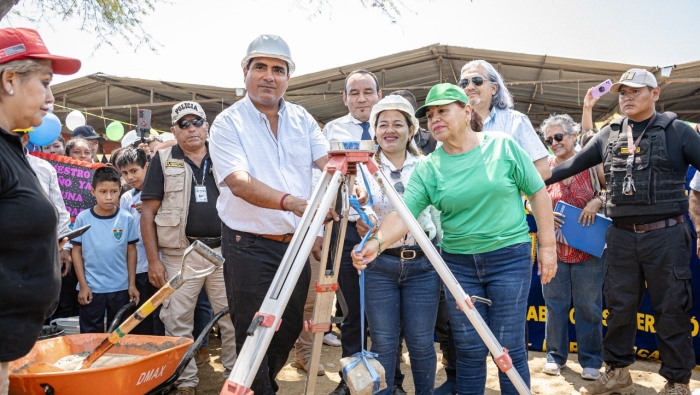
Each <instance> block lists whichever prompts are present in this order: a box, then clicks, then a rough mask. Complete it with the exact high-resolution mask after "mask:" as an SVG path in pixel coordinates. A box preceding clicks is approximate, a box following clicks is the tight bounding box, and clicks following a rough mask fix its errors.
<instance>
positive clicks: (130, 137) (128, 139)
mask: <svg viewBox="0 0 700 395" xmlns="http://www.w3.org/2000/svg"><path fill="white" fill-rule="evenodd" d="M149 135H150V137H157V136H158V132H156V131H155V130H153V129H151V132H150V133H149ZM139 140H141V135H140V134H138V133H136V130H129V131H128V132H127V133H126V134H125V135H124V137H122V147H127V146H129V145H132V144H134V143H135V142H137V141H139Z"/></svg>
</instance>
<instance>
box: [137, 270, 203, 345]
mask: <svg viewBox="0 0 700 395" xmlns="http://www.w3.org/2000/svg"><path fill="white" fill-rule="evenodd" d="M136 289H138V290H139V304H138V305H137V306H136V307H137V308H139V307H141V306H142V305H143V303H144V302H145V301H147V300H148V299H149V298H150V297H151V296H153V294H155V293H156V291H158V289H157V288H156V287H154V286H153V285H152V284H151V283H150V282H149V281H148V272H144V273H136ZM160 308H161V306H158V307H157V308H156V309H155V310H154V311H153V312H152V313H151V314H149V315H147V316H146V317H144V319H143V321H141V323H139V324H138V325H136V328H134V329H132V330H131V333H132V334H134V335H157V336H164V335H165V326H164V325H163V322H162V321H161V320H160ZM195 339H196V338H195Z"/></svg>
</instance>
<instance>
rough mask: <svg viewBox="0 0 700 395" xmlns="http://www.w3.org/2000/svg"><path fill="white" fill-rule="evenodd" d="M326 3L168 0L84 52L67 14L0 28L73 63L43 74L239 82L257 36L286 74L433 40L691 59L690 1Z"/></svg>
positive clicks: (644, 60)
mask: <svg viewBox="0 0 700 395" xmlns="http://www.w3.org/2000/svg"><path fill="white" fill-rule="evenodd" d="M314 1H315V4H318V2H319V0H314ZM326 1H327V2H328V3H332V7H326V9H325V11H324V12H323V13H322V14H321V15H318V16H312V14H313V6H311V5H309V0H267V1H254V0H198V1H196V2H195V1H191V0H170V3H169V4H165V3H162V4H160V5H158V6H157V7H156V10H155V12H154V13H153V14H152V15H150V16H148V17H146V19H145V20H144V24H145V27H146V29H147V30H148V31H149V32H150V34H151V35H152V36H153V38H154V39H155V41H156V42H158V43H159V44H160V47H159V50H158V52H157V53H154V52H152V51H150V50H149V49H147V48H140V49H138V50H134V49H133V48H129V47H128V46H126V45H124V44H123V43H121V42H120V41H119V40H116V41H115V43H116V44H117V48H116V49H114V48H110V47H107V46H104V47H103V48H101V49H99V50H97V51H94V47H95V44H96V39H95V38H94V37H93V35H92V34H90V33H89V32H81V31H79V29H78V28H77V27H78V26H79V21H76V20H72V21H67V22H64V21H61V20H60V19H58V18H54V19H51V24H49V23H47V22H46V21H44V22H41V23H39V24H38V25H36V24H30V23H27V22H26V21H24V20H22V19H21V18H18V17H12V18H9V19H7V18H6V19H4V20H3V21H1V22H0V26H2V27H7V26H10V25H12V26H29V27H34V28H37V29H38V30H39V32H40V33H41V34H42V37H43V38H44V40H45V41H46V44H47V46H48V47H49V49H50V50H51V51H52V52H55V53H57V54H60V55H66V56H73V57H77V58H80V59H81V60H82V61H83V67H82V69H81V71H80V72H79V73H78V74H77V75H75V76H69V77H63V76H56V78H55V82H61V81H65V80H67V79H71V78H75V77H76V76H83V75H87V74H92V73H96V72H103V73H107V74H113V75H117V76H124V77H133V78H145V79H156V80H164V81H175V82H185V83H195V84H207V85H217V86H226V87H240V86H242V85H243V81H242V80H243V79H242V72H241V69H240V60H241V58H242V57H243V55H244V53H245V50H246V47H247V45H248V43H249V42H250V41H251V40H252V39H253V38H255V37H256V36H257V35H259V34H262V33H274V34H279V35H280V36H282V37H283V38H284V39H285V40H286V41H287V42H288V43H289V45H290V47H291V50H292V56H293V58H294V61H295V63H296V65H297V71H296V73H295V74H296V75H303V74H307V73H311V72H315V71H319V70H324V69H327V68H332V67H336V66H340V65H345V64H348V63H354V62H359V61H363V60H367V59H372V58H375V57H379V56H385V55H389V54H391V53H396V52H400V51H405V50H411V49H415V48H419V47H423V46H426V45H430V44H435V43H440V44H446V45H455V46H464V47H472V48H482V49H492V50H500V51H513V52H524V53H530V54H537V55H544V54H547V55H550V56H563V57H572V58H581V59H591V60H602V61H612V62H621V63H630V64H639V65H643V66H668V65H673V64H679V63H685V62H689V61H698V60H700V1H696V0H664V1H661V0H657V1H652V0H635V1H631V0H630V1H622V0H568V1H564V0H561V1H554V0H539V1H538V0H471V1H470V0H443V1H440V0H423V1H419V0H397V1H396V3H397V4H398V5H399V7H400V11H401V13H402V15H401V16H400V17H399V18H398V19H397V21H396V23H392V22H391V21H390V19H388V18H387V17H386V16H384V15H383V14H382V13H381V12H380V11H378V10H377V9H376V8H371V7H370V8H365V7H363V6H362V5H361V2H360V0H346V1H333V0H326ZM21 4H22V3H20V6H18V7H21Z"/></svg>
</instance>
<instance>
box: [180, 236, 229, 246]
mask: <svg viewBox="0 0 700 395" xmlns="http://www.w3.org/2000/svg"><path fill="white" fill-rule="evenodd" d="M187 240H188V241H189V242H190V244H192V243H194V242H195V241H197V240H199V241H201V242H202V243H204V245H206V246H207V247H209V248H219V247H221V236H219V237H190V236H187Z"/></svg>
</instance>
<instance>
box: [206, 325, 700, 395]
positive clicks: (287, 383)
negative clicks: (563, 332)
mask: <svg viewBox="0 0 700 395" xmlns="http://www.w3.org/2000/svg"><path fill="white" fill-rule="evenodd" d="M220 344H221V343H220V342H219V339H217V338H216V337H215V336H212V337H211V340H210V343H209V346H210V349H211V359H210V363H209V364H208V365H206V366H204V367H203V368H201V369H200V373H199V377H200V382H199V386H198V387H197V394H199V395H214V394H219V393H220V392H221V388H222V386H223V383H224V378H223V377H222V372H223V366H222V365H221V360H220V358H219V354H220ZM436 347H437V344H436ZM436 349H437V350H438V364H437V375H436V384H437V385H439V384H441V383H443V382H444V381H445V371H444V369H443V366H442V364H441V363H440V360H441V355H440V351H439V348H436ZM404 350H405V347H404ZM339 359H340V347H329V346H325V345H324V346H323V352H322V354H321V363H322V364H323V365H324V367H325V369H326V374H325V375H324V376H318V377H316V376H314V377H313V378H315V379H316V394H319V395H326V394H328V393H330V392H331V391H333V390H334V389H335V387H336V386H337V385H338V382H339V381H340V376H339V375H338V370H339V369H340V362H339ZM404 359H405V360H406V361H408V355H406V358H404ZM529 361H530V372H531V376H532V377H531V381H532V393H533V394H578V391H577V390H578V389H579V388H580V387H581V386H583V385H585V384H586V383H587V381H585V380H583V379H581V376H580V374H581V367H580V366H579V365H578V363H577V362H576V354H572V355H570V356H569V362H568V364H567V366H566V368H564V369H562V374H561V375H560V376H548V375H546V374H544V373H541V372H542V367H543V366H544V364H545V354H544V353H541V352H535V351H531V352H530V354H529ZM292 362H294V353H293V352H292V353H290V359H289V360H288V361H287V365H286V366H285V367H284V369H282V372H280V374H279V375H278V377H277V382H278V384H279V385H280V391H279V394H281V395H286V394H290V395H297V394H303V393H304V383H305V380H306V372H304V371H303V370H299V369H295V368H294V367H292V366H291V363H292ZM658 369H659V363H658V362H654V361H637V362H636V363H635V364H634V365H633V366H632V378H633V380H634V382H635V385H636V390H637V394H638V395H647V394H657V393H660V392H661V390H662V389H663V387H664V384H665V380H664V379H663V378H662V377H661V376H659V375H658V373H657V371H658ZM401 370H402V371H403V372H404V374H406V379H405V380H404V389H405V390H406V391H407V392H408V393H409V394H410V393H413V381H412V379H411V374H410V372H411V369H410V366H409V365H407V364H401ZM486 387H487V388H486V394H487V395H495V394H498V393H500V392H499V390H498V388H499V386H498V375H497V369H496V367H495V365H494V364H493V363H489V369H488V377H487V383H486ZM690 387H691V389H693V388H700V371H698V370H695V371H693V376H692V379H691V382H690Z"/></svg>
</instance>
